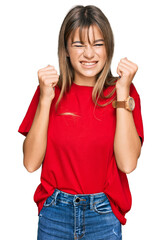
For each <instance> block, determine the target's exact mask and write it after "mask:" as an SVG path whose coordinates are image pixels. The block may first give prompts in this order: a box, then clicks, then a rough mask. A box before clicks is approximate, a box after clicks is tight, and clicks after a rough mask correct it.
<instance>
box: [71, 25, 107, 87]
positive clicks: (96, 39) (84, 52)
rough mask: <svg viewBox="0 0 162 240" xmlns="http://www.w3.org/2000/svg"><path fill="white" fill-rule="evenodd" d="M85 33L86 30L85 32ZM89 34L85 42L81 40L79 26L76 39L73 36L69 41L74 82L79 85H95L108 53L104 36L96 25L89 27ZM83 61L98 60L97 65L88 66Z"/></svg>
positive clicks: (85, 37) (85, 35) (85, 36)
mask: <svg viewBox="0 0 162 240" xmlns="http://www.w3.org/2000/svg"><path fill="white" fill-rule="evenodd" d="M83 33H84V32H83ZM89 38H90V43H88V36H87V34H86V31H85V34H84V43H83V44H82V43H81V42H80V38H79V28H78V29H77V30H76V31H75V35H74V40H73V42H72V39H71V36H70V37H69V39H68V42H67V49H68V56H69V57H70V61H71V64H72V66H73V68H74V75H75V77H74V82H75V83H76V84H79V85H85V86H86V85H87V86H94V84H95V79H96V75H97V74H98V73H99V72H100V71H101V70H102V69H103V67H104V65H105V62H106V59H107V55H106V48H105V44H104V39H103V36H102V34H101V32H100V30H99V29H98V28H97V27H96V26H91V27H90V29H89ZM82 62H97V63H96V64H95V65H92V66H86V65H83V64H82Z"/></svg>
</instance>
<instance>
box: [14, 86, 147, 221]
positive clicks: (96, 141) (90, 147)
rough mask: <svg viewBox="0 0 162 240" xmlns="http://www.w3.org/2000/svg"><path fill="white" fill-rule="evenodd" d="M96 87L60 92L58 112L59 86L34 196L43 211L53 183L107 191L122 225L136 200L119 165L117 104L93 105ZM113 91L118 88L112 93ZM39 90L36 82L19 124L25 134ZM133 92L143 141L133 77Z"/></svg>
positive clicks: (86, 191)
mask: <svg viewBox="0 0 162 240" xmlns="http://www.w3.org/2000/svg"><path fill="white" fill-rule="evenodd" d="M113 87H114V86H110V87H108V88H107V89H105V90H104V95H107V93H108V92H109V91H111V90H112V88H113ZM92 90H93V87H92V86H80V85H77V84H75V83H73V84H72V86H71V89H70V91H69V92H68V93H67V94H66V95H65V96H64V97H63V98H62V100H61V103H60V107H59V108H58V112H55V108H54V106H55V103H56V101H57V99H58V96H59V93H60V89H59V88H58V86H56V87H55V98H54V99H53V101H52V104H51V109H50V117H49V125H48V136H47V148H46V154H45V157H44V161H43V164H42V172H41V183H40V184H39V186H38V187H37V189H36V191H35V194H34V201H35V202H36V204H37V206H38V214H39V212H40V210H41V209H42V207H43V204H44V202H45V200H46V199H47V197H49V196H50V195H51V194H52V193H53V191H54V189H55V188H58V189H60V190H62V191H64V192H67V193H71V194H91V193H98V192H104V193H105V194H106V196H107V197H108V199H109V201H110V204H111V207H112V210H113V212H114V214H115V215H116V217H117V218H118V219H119V221H120V222H121V223H122V224H123V225H124V224H125V223H126V218H125V214H126V213H127V212H128V211H129V210H130V208H131V205H132V197H131V193H130V189H129V183H128V180H127V176H126V174H125V173H123V172H121V171H120V170H119V169H118V167H117V165H116V161H115V156H114V150H113V144H114V135H115V129H116V109H114V108H113V107H112V103H111V104H109V105H107V106H106V107H99V106H96V107H95V105H94V103H93V100H92V97H91V96H92ZM115 94H116V92H115V93H114V95H113V96H112V97H111V99H112V98H113V97H114V96H115ZM39 95H40V88H39V85H38V87H37V89H36V92H35V94H34V96H33V99H32V101H31V103H30V106H29V108H28V111H27V113H26V115H25V117H24V119H23V121H22V123H21V125H20V127H19V130H18V131H19V132H20V133H22V134H23V135H24V136H26V135H27V133H28V131H29V130H30V127H31V125H32V122H33V118H34V116H35V112H36V109H37V105H38V102H39ZM130 96H132V97H133V98H134V99H135V109H134V111H133V112H132V113H133V118H134V122H135V126H136V129H137V132H138V135H139V136H140V137H141V141H142V144H143V141H144V134H143V122H142V116H141V105H140V97H139V94H138V93H137V91H136V88H135V86H134V84H133V83H132V84H131V87H130ZM109 100H110V99H108V100H103V99H100V100H99V101H98V102H99V103H100V104H103V103H106V102H107V101H109ZM94 107H95V108H94ZM63 112H72V113H75V114H77V115H78V116H72V115H59V114H60V113H63Z"/></svg>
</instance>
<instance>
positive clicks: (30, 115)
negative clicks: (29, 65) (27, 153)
mask: <svg viewBox="0 0 162 240" xmlns="http://www.w3.org/2000/svg"><path fill="white" fill-rule="evenodd" d="M39 96H40V87H39V85H38V86H37V89H36V91H35V93H34V96H33V98H32V100H31V102H30V105H29V107H28V110H27V112H26V115H25V117H24V119H23V121H22V123H21V124H20V126H19V129H18V132H19V133H21V134H23V135H24V136H26V135H27V133H28V132H29V130H30V128H31V125H32V122H33V119H34V116H35V113H36V110H37V106H38V102H39Z"/></svg>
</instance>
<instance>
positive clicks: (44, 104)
mask: <svg viewBox="0 0 162 240" xmlns="http://www.w3.org/2000/svg"><path fill="white" fill-rule="evenodd" d="M51 103H52V100H51V99H49V98H45V97H41V96H40V99H39V105H40V106H41V107H46V108H50V106H51Z"/></svg>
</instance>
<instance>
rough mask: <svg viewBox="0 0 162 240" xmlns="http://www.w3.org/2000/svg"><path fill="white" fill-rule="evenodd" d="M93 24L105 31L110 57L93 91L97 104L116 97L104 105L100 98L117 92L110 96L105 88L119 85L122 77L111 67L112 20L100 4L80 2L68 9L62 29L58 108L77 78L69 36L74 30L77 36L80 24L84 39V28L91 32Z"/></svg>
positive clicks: (94, 100)
mask: <svg viewBox="0 0 162 240" xmlns="http://www.w3.org/2000/svg"><path fill="white" fill-rule="evenodd" d="M93 25H96V26H97V27H98V28H99V29H100V31H101V33H102V34H103V38H104V42H105V48H106V53H107V60H106V63H105V65H104V67H103V69H102V70H101V71H100V72H99V73H98V75H97V76H96V82H95V85H94V87H93V91H92V100H93V102H94V104H95V105H96V104H97V105H98V106H100V107H104V106H106V105H108V104H110V103H111V102H112V101H113V99H112V100H111V101H109V102H107V103H105V104H102V105H100V104H99V103H98V102H97V100H98V98H99V97H101V98H102V99H107V98H110V97H111V96H112V95H113V94H114V92H115V87H114V88H113V90H112V91H111V92H110V93H109V94H108V95H107V96H105V95H104V94H103V90H104V89H105V88H107V87H108V86H112V85H114V86H115V84H116V80H117V79H118V77H114V76H113V75H112V73H111V68H110V65H111V61H112V57H113V52H114V37H113V32H112V29H111V26H110V23H109V21H108V19H107V18H106V16H105V15H104V14H103V12H102V11H101V10H100V9H99V8H97V7H96V6H93V5H88V6H85V7H84V6H81V5H77V6H75V7H73V8H72V9H71V10H70V11H69V12H68V13H67V15H66V17H65V18H64V21H63V23H62V25H61V28H60V32H59V41H58V58H59V68H60V76H59V81H58V83H57V85H58V87H59V89H60V95H59V98H58V100H57V102H56V106H55V107H56V110H57V108H58V104H59V102H60V101H61V98H62V97H63V96H64V94H65V93H67V92H68V91H69V90H70V87H71V85H72V83H73V81H74V70H73V67H72V65H71V62H70V58H69V57H68V56H67V53H68V50H67V41H68V38H69V36H70V34H72V38H73V36H74V34H75V31H76V30H77V29H78V28H79V35H80V39H82V33H83V30H85V29H87V31H88V34H89V28H90V26H93ZM88 36H89V35H88ZM81 42H82V41H81ZM65 114H71V113H65ZM71 115H75V114H71Z"/></svg>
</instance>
